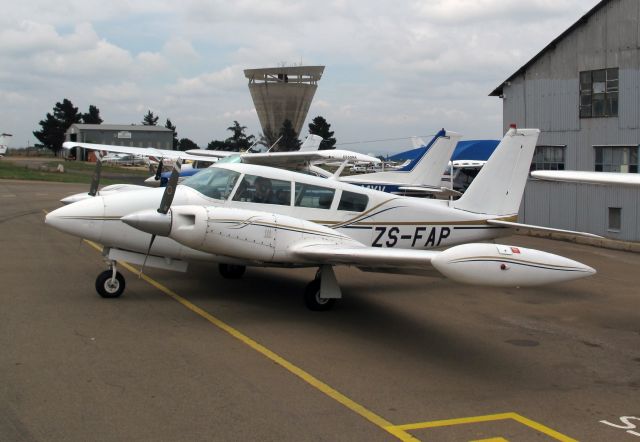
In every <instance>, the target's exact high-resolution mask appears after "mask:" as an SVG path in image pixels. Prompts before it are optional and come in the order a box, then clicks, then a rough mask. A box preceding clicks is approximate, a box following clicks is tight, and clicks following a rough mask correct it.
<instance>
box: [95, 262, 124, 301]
mask: <svg viewBox="0 0 640 442" xmlns="http://www.w3.org/2000/svg"><path fill="white" fill-rule="evenodd" d="M110 266H111V268H110V269H109V270H105V271H104V272H102V273H100V274H99V275H98V277H97V278H96V291H97V292H98V294H99V295H100V296H102V297H103V298H117V297H118V296H120V295H122V292H124V287H125V283H124V276H122V273H120V272H118V271H117V270H116V262H115V261H112V262H111V263H110Z"/></svg>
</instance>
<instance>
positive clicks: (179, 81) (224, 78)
mask: <svg viewBox="0 0 640 442" xmlns="http://www.w3.org/2000/svg"><path fill="white" fill-rule="evenodd" d="M596 3H598V1H597V0H528V1H521V0H421V1H409V0H400V1H397V0H396V1H387V0H366V1H359V0H358V1H355V0H354V1H349V0H325V1H324V2H318V1H307V0H298V1H295V2H291V1H284V0H236V1H232V2H230V1H222V0H185V1H180V2H177V1H167V0H153V1H149V0H126V1H125V0H112V1H109V2H103V1H94V0H60V1H57V2H51V1H49V0H27V1H22V2H11V3H8V4H5V5H3V7H2V14H1V15H0V131H2V132H9V133H12V134H14V137H13V139H11V143H10V146H12V147H20V146H24V145H27V143H29V144H31V145H33V144H34V143H35V142H36V140H35V138H34V137H33V135H32V132H33V131H34V130H36V129H39V126H38V121H39V120H41V119H43V118H44V116H45V115H46V113H47V112H51V110H52V108H53V106H54V104H55V103H56V102H57V101H62V99H63V98H68V99H70V100H71V101H72V102H73V103H74V105H76V106H78V107H79V108H80V110H81V111H82V112H86V111H87V110H88V107H89V105H90V104H94V105H96V106H98V108H99V109H100V111H101V116H102V118H103V119H104V120H105V122H106V123H115V124H130V123H140V122H141V121H142V116H143V115H144V114H145V113H146V111H147V110H148V109H150V110H151V111H153V112H154V113H155V114H156V115H158V116H159V117H160V122H161V123H162V124H164V122H165V120H166V119H167V118H170V119H171V120H172V122H173V123H174V124H175V125H176V126H177V131H178V136H179V138H182V137H188V138H191V139H192V140H194V141H195V142H196V143H198V144H199V145H200V146H206V144H207V143H208V142H209V141H211V140H213V139H224V138H226V137H227V136H229V132H227V131H225V129H226V128H227V127H228V126H230V125H231V123H232V122H233V121H234V120H237V121H239V122H240V123H241V124H242V125H244V126H247V127H248V131H247V132H248V133H250V134H256V135H257V134H259V133H260V131H261V130H260V124H259V122H258V117H257V114H256V112H255V109H254V108H253V103H252V101H251V97H250V95H249V90H248V87H247V80H246V79H245V77H244V75H243V72H242V71H243V69H247V68H257V67H271V66H281V65H283V64H286V65H294V64H300V63H303V64H307V65H324V66H326V68H325V71H324V76H323V78H322V80H321V81H320V83H319V87H318V90H317V93H316V96H315V99H314V102H313V104H312V105H311V109H310V111H309V115H308V119H307V123H308V121H310V119H311V118H313V117H315V116H317V115H322V116H324V117H325V118H326V119H327V121H328V122H329V123H330V124H331V125H332V129H333V130H334V131H335V136H336V138H337V139H338V143H347V142H353V141H366V140H381V139H393V140H390V141H386V142H369V143H364V144H359V145H358V144H349V145H348V146H347V145H345V146H344V147H345V148H346V147H350V148H353V149H354V150H360V151H366V152H376V153H390V152H394V151H400V150H402V149H404V148H408V147H410V146H411V143H410V141H409V140H408V139H398V140H396V138H403V137H410V136H412V135H428V134H433V133H434V132H435V131H437V129H439V128H441V127H444V128H446V129H449V130H454V131H457V132H460V133H462V134H463V135H464V138H467V139H479V138H494V139H497V138H500V137H501V132H502V104H501V101H500V99H498V98H496V97H488V94H489V93H490V92H491V91H492V90H493V89H494V88H495V87H496V86H498V85H499V84H500V83H501V82H502V81H503V80H505V79H506V78H507V77H508V76H509V75H510V74H512V73H513V72H514V71H515V70H516V69H518V68H519V67H520V66H522V65H523V64H524V63H525V62H527V61H528V60H529V59H530V58H531V57H532V56H533V55H535V54H536V53H537V52H539V51H540V50H541V49H542V48H543V47H544V46H545V45H546V44H547V43H549V42H550V41H551V40H553V39H554V38H555V37H556V36H558V35H559V34H560V33H561V32H562V31H564V30H565V29H566V28H567V27H569V26H570V25H571V24H572V23H573V22H575V21H576V20H577V19H578V18H579V17H580V16H582V15H583V14H584V13H585V12H587V11H588V10H589V9H591V8H592V7H593V6H594V5H595V4H596ZM304 127H305V129H303V133H302V134H301V135H302V136H306V135H307V133H308V132H307V129H306V128H307V125H306V124H305V126H304Z"/></svg>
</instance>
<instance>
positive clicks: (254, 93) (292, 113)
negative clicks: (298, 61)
mask: <svg viewBox="0 0 640 442" xmlns="http://www.w3.org/2000/svg"><path fill="white" fill-rule="evenodd" d="M323 72H324V66H293V67H278V68H262V69H245V71H244V75H245V77H247V78H248V79H249V91H250V92H251V98H252V99H253V104H254V106H255V107H256V111H257V112H258V118H259V119H260V125H261V126H262V132H263V133H264V134H268V133H270V134H275V133H277V132H278V131H279V130H280V128H281V127H282V123H283V122H284V120H289V121H291V124H292V126H293V129H294V130H295V131H296V133H297V134H298V135H300V131H301V130H302V125H303V124H304V120H305V118H307V113H308V112H309V106H310V105H311V100H313V96H314V94H315V93H316V89H317V88H318V81H319V80H320V78H321V77H322V73H323Z"/></svg>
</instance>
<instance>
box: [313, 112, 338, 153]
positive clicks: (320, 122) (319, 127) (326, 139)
mask: <svg viewBox="0 0 640 442" xmlns="http://www.w3.org/2000/svg"><path fill="white" fill-rule="evenodd" d="M330 129H331V125H330V124H329V123H327V120H325V119H324V117H321V116H319V115H318V116H317V117H315V118H314V119H313V121H312V122H311V123H309V133H310V134H312V135H318V136H321V137H322V138H323V140H322V142H321V143H320V150H327V149H335V148H336V146H335V144H336V139H335V138H333V131H331V130H330Z"/></svg>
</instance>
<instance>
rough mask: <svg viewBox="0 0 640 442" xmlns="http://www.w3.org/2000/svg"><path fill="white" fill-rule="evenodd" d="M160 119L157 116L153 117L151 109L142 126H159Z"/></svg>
mask: <svg viewBox="0 0 640 442" xmlns="http://www.w3.org/2000/svg"><path fill="white" fill-rule="evenodd" d="M159 118H160V117H156V116H155V115H153V112H151V109H149V110H148V111H147V113H146V114H145V115H144V117H143V118H142V124H144V125H145V126H157V125H158V119H159Z"/></svg>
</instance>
